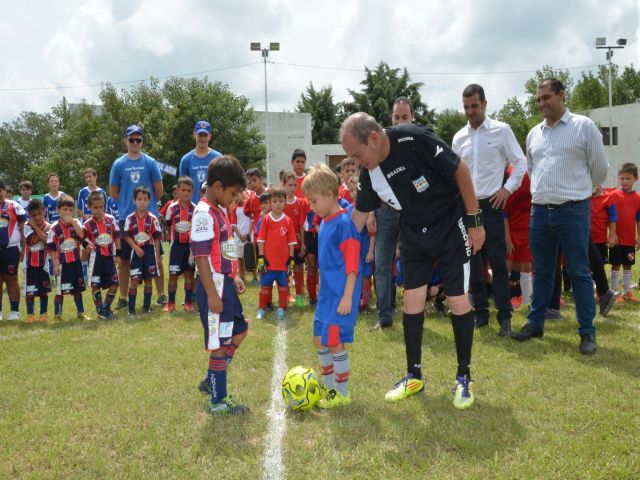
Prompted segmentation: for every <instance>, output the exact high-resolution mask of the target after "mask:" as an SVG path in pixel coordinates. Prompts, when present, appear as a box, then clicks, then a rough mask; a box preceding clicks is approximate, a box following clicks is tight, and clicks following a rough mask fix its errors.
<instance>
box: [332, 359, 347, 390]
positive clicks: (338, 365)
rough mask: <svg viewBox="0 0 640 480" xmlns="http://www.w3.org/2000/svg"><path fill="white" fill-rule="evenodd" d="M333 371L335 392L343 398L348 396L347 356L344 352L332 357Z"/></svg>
mask: <svg viewBox="0 0 640 480" xmlns="http://www.w3.org/2000/svg"><path fill="white" fill-rule="evenodd" d="M332 356H333V368H334V369H335V378H336V390H338V391H339V392H340V393H341V394H342V395H344V396H345V397H346V396H347V395H348V394H349V354H348V353H347V351H346V350H343V351H342V352H340V353H334V354H333V355H332Z"/></svg>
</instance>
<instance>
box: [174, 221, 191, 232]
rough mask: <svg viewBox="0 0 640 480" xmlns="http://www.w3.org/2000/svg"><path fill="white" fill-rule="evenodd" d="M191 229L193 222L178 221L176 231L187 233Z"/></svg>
mask: <svg viewBox="0 0 640 480" xmlns="http://www.w3.org/2000/svg"><path fill="white" fill-rule="evenodd" d="M189 231H191V222H178V223H176V232H179V233H186V232H189Z"/></svg>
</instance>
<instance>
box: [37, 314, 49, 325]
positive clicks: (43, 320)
mask: <svg viewBox="0 0 640 480" xmlns="http://www.w3.org/2000/svg"><path fill="white" fill-rule="evenodd" d="M47 320H49V319H48V318H47V316H46V315H45V314H44V313H43V314H42V315H40V317H38V321H39V322H41V323H44V322H46V321H47Z"/></svg>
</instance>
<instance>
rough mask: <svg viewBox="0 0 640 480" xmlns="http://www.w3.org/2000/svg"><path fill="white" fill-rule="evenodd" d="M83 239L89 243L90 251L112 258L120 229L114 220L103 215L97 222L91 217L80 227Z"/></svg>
mask: <svg viewBox="0 0 640 480" xmlns="http://www.w3.org/2000/svg"><path fill="white" fill-rule="evenodd" d="M82 228H83V229H84V238H86V239H87V241H89V242H90V243H91V249H92V250H93V251H94V252H96V253H97V254H98V255H102V256H103V257H112V256H113V255H114V253H115V244H116V239H117V238H118V237H119V236H120V227H119V226H118V222H117V221H116V219H115V218H114V217H113V216H111V215H109V214H108V213H105V215H104V217H102V218H101V219H100V220H98V219H97V218H96V217H94V216H93V215H91V216H90V217H89V219H88V220H87V221H86V222H84V225H83V226H82Z"/></svg>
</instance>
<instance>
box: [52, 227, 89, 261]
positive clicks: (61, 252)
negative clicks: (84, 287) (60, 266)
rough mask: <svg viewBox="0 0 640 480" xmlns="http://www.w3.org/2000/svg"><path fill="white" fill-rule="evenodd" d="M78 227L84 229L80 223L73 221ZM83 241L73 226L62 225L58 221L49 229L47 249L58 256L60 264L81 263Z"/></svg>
mask: <svg viewBox="0 0 640 480" xmlns="http://www.w3.org/2000/svg"><path fill="white" fill-rule="evenodd" d="M72 221H73V222H74V223H75V224H76V225H77V226H78V227H80V228H82V225H80V221H79V220H77V219H75V218H74V219H73V220H72ZM81 243H82V242H81V240H80V238H78V235H77V234H76V230H75V228H74V227H73V226H72V225H66V224H64V223H61V222H60V220H56V221H55V222H53V225H51V228H50V229H49V236H48V237H47V249H48V250H49V251H50V252H52V253H53V254H54V255H58V261H59V262H60V263H73V262H78V261H80V249H81V248H82V245H81Z"/></svg>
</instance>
